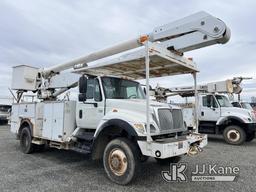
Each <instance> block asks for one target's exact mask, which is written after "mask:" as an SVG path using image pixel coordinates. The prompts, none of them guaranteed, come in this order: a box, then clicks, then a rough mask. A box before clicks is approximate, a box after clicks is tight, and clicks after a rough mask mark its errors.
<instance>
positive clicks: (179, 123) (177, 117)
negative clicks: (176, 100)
mask: <svg viewBox="0 0 256 192" xmlns="http://www.w3.org/2000/svg"><path fill="white" fill-rule="evenodd" d="M172 118H173V119H174V121H173V124H174V129H179V128H182V127H183V126H184V122H183V115H182V111H181V110H180V109H173V110H172Z"/></svg>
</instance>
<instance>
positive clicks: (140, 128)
mask: <svg viewBox="0 0 256 192" xmlns="http://www.w3.org/2000/svg"><path fill="white" fill-rule="evenodd" d="M133 126H134V127H135V129H136V130H137V131H138V132H140V133H144V132H145V127H144V125H143V124H142V123H134V124H133Z"/></svg>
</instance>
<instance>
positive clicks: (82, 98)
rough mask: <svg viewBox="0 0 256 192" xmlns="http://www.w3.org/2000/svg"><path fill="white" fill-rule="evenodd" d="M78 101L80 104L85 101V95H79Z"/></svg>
mask: <svg viewBox="0 0 256 192" xmlns="http://www.w3.org/2000/svg"><path fill="white" fill-rule="evenodd" d="M78 101H81V102H83V101H86V93H80V94H79V95H78Z"/></svg>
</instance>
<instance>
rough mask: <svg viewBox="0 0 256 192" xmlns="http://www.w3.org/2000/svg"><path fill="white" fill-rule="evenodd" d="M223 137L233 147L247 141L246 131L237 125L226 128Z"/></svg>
mask: <svg viewBox="0 0 256 192" xmlns="http://www.w3.org/2000/svg"><path fill="white" fill-rule="evenodd" d="M223 136H224V139H225V141H226V142H227V143H229V144H232V145H241V144H243V143H244V142H245V140H246V133H245V131H244V130H243V129H242V128H241V127H239V126H237V125H230V126H228V127H226V128H225V129H224V132H223Z"/></svg>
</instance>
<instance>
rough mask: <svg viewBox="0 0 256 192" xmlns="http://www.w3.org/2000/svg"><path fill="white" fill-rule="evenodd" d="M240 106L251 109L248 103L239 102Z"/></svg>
mask: <svg viewBox="0 0 256 192" xmlns="http://www.w3.org/2000/svg"><path fill="white" fill-rule="evenodd" d="M241 105H242V107H243V108H245V109H250V110H253V108H252V106H251V105H250V104H249V103H241Z"/></svg>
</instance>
